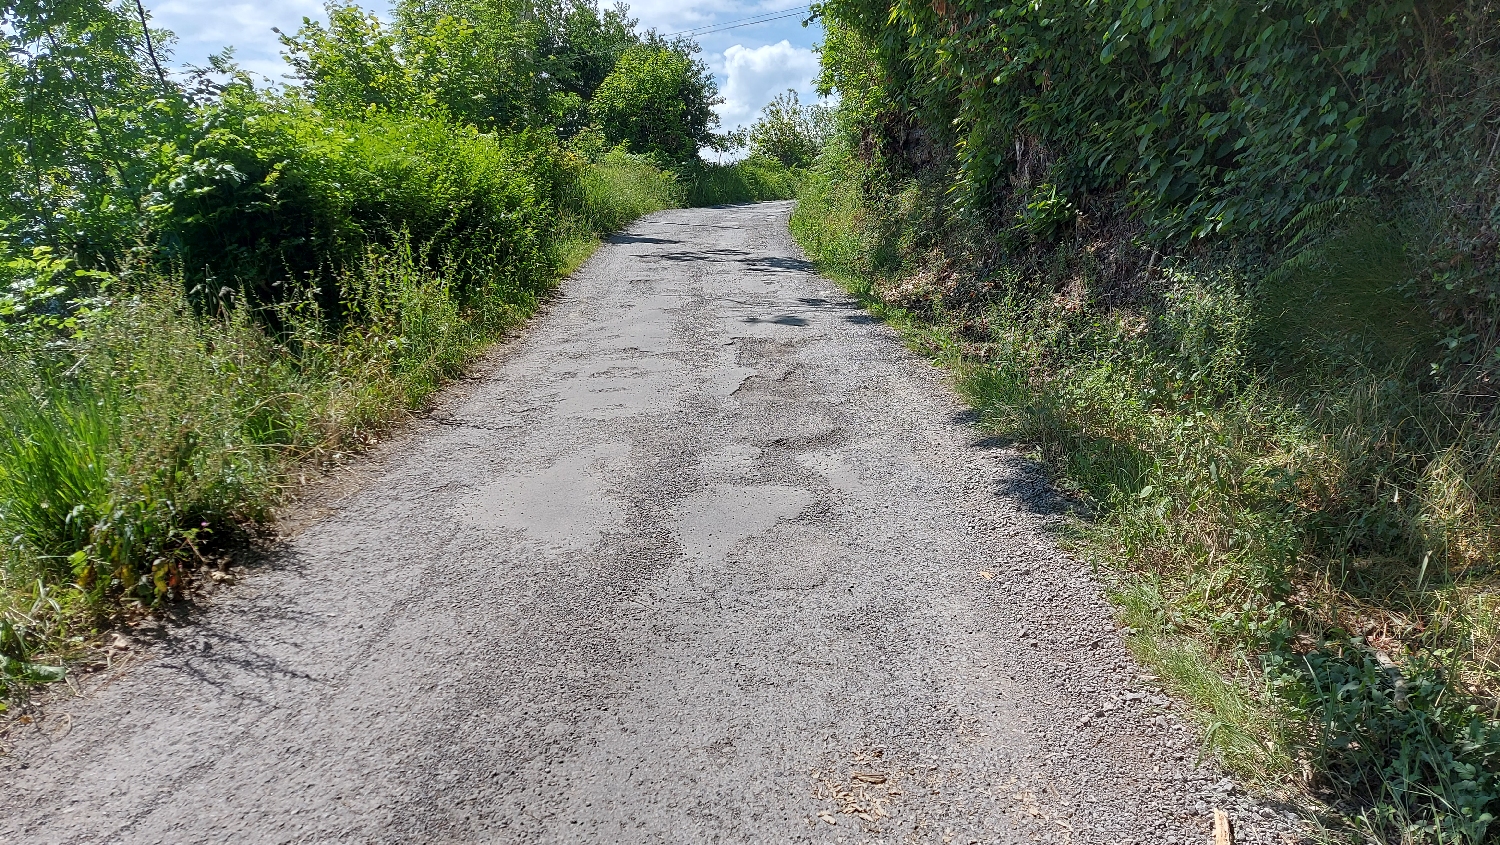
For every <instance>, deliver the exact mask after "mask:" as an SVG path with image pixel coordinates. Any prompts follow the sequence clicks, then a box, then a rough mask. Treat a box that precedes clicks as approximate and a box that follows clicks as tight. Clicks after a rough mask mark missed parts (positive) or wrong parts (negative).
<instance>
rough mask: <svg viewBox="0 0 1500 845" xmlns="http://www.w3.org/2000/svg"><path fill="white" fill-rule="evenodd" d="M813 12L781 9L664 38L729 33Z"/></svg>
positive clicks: (800, 7)
mask: <svg viewBox="0 0 1500 845" xmlns="http://www.w3.org/2000/svg"><path fill="white" fill-rule="evenodd" d="M811 10H812V7H811V6H798V7H796V8H793V9H781V10H780V11H776V12H762V13H761V14H759V15H752V16H751V17H748V18H740V19H739V20H733V21H721V22H718V23H709V24H704V25H703V26H700V27H695V28H693V29H684V30H682V31H681V32H669V33H667V34H666V35H664V36H662V37H663V38H673V37H676V36H679V35H691V36H694V37H697V36H699V35H713V34H714V33H716V32H728V31H729V30H731V29H739V28H741V27H746V26H755V25H757V24H763V23H771V22H772V21H779V20H785V19H787V18H795V17H801V16H802V14H803V13H805V12H809V11H811Z"/></svg>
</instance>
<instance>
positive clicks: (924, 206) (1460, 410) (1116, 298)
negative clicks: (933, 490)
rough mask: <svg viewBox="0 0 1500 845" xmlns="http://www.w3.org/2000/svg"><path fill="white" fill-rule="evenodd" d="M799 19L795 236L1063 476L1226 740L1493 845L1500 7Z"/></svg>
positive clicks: (1415, 830) (1102, 549) (1434, 832)
mask: <svg viewBox="0 0 1500 845" xmlns="http://www.w3.org/2000/svg"><path fill="white" fill-rule="evenodd" d="M817 10H818V11H819V12H820V13H821V14H822V16H823V20H824V22H825V24H826V26H827V30H828V37H827V42H826V44H825V45H824V47H823V54H822V62H823V79H822V85H823V87H824V88H825V90H826V92H828V93H836V94H837V95H838V96H839V105H838V108H837V112H836V114H834V115H833V118H832V122H831V125H830V126H829V128H828V131H827V132H826V136H825V138H824V139H822V141H823V142H822V143H820V144H819V145H818V147H819V149H820V152H819V153H818V154H817V159H816V163H815V165H814V167H813V169H812V171H811V175H810V177H809V179H808V180H807V182H806V183H805V184H804V187H803V190H802V193H801V196H800V203H799V206H798V208H797V211H796V214H795V216H794V218H793V229H794V233H795V234H796V236H797V238H798V240H799V241H800V242H801V243H802V245H803V246H804V248H805V249H806V251H807V253H808V254H809V256H811V257H812V258H813V259H814V260H815V261H816V262H817V263H818V265H819V266H820V268H822V269H823V270H824V271H825V272H828V273H830V274H832V275H834V276H835V277H836V278H839V279H841V280H843V282H844V283H845V284H847V285H848V286H849V287H850V289H851V290H853V291H854V292H856V293H857V294H858V295H860V296H861V297H863V298H864V300H865V301H866V303H867V304H868V305H869V306H870V307H871V308H872V309H873V310H875V311H876V312H877V313H880V314H882V315H884V316H885V317H886V318H887V319H889V320H890V321H892V322H893V323H894V324H896V325H897V326H898V327H900V328H901V329H902V330H903V331H904V332H905V333H906V335H907V337H908V338H909V340H910V341H911V342H912V343H913V344H914V345H916V346H918V347H919V348H922V349H924V350H926V351H927V352H929V353H930V354H932V355H933V356H935V357H936V358H938V359H939V360H941V361H943V362H945V363H946V364H948V365H950V366H952V367H953V368H954V370H955V372H956V373H957V376H958V380H959V384H960V386H961V388H962V390H963V392H964V393H965V395H966V396H967V397H968V399H969V400H970V401H971V402H972V404H973V405H974V407H975V408H976V410H977V411H978V414H979V418H980V420H981V425H983V426H984V427H986V428H988V429H990V430H991V431H993V432H995V433H997V434H1000V435H1003V436H1006V437H1008V438H1011V439H1012V440H1013V441H1014V442H1015V443H1017V444H1018V445H1019V446H1021V447H1022V448H1024V449H1027V450H1030V451H1031V452H1032V453H1033V454H1035V455H1036V456H1037V457H1039V458H1040V459H1042V460H1043V461H1045V462H1046V463H1047V464H1048V465H1049V466H1050V467H1052V469H1053V470H1054V472H1055V473H1056V478H1057V480H1058V483H1059V484H1060V485H1061V486H1062V487H1063V488H1064V489H1066V490H1068V491H1069V492H1071V493H1072V494H1073V495H1074V496H1075V497H1076V499H1077V501H1078V503H1079V505H1080V512H1081V513H1080V516H1079V518H1077V519H1076V520H1074V522H1073V524H1072V526H1071V528H1070V529H1069V531H1068V542H1070V543H1071V544H1072V546H1073V547H1074V548H1075V549H1076V550H1077V551H1078V553H1080V554H1081V555H1082V556H1084V557H1086V558H1088V559H1089V560H1091V561H1093V562H1094V564H1095V565H1096V567H1097V568H1098V570H1099V571H1100V572H1101V574H1102V575H1103V576H1104V579H1105V581H1106V583H1107V584H1109V585H1110V588H1111V589H1112V591H1113V592H1114V597H1115V599H1116V601H1117V603H1118V604H1119V606H1120V609H1121V610H1120V613H1121V619H1122V624H1123V625H1124V626H1127V630H1128V632H1129V634H1130V636H1129V640H1130V642H1131V645H1132V647H1133V648H1134V649H1135V651H1136V653H1137V654H1138V655H1139V656H1140V657H1141V658H1142V659H1143V660H1144V661H1145V662H1146V663H1147V664H1148V665H1150V666H1152V667H1154V668H1155V670H1156V671H1157V673H1158V674H1159V675H1160V676H1161V677H1162V678H1163V682H1164V683H1167V684H1169V685H1171V686H1172V687H1174V688H1175V690H1176V691H1177V692H1178V693H1179V694H1180V695H1181V696H1183V697H1184V698H1185V699H1187V700H1188V701H1189V702H1191V703H1192V704H1193V705H1194V706H1195V707H1196V709H1197V712H1198V714H1199V716H1200V718H1201V720H1202V727H1203V735H1204V737H1205V743H1206V748H1207V750H1209V751H1211V752H1213V753H1216V754H1217V755H1218V756H1219V757H1220V759H1222V760H1223V762H1224V763H1226V764H1227V765H1229V766H1230V767H1232V768H1235V769H1237V770H1239V771H1240V772H1242V773H1243V774H1245V775H1247V776H1250V777H1252V778H1257V779H1259V780H1260V782H1261V783H1262V784H1263V785H1265V786H1266V787H1267V788H1268V789H1273V790H1277V791H1281V792H1283V793H1285V794H1287V795H1288V796H1289V797H1292V798H1294V799H1295V800H1298V801H1299V802H1302V803H1303V804H1304V806H1307V807H1309V808H1310V810H1311V811H1312V812H1313V814H1314V816H1316V817H1317V818H1318V819H1319V820H1320V821H1321V822H1322V823H1323V824H1325V825H1327V831H1328V835H1329V836H1330V837H1332V838H1353V839H1368V840H1372V841H1381V842H1391V843H1397V842H1400V843H1419V842H1420V843H1438V842H1442V843H1481V842H1494V841H1497V831H1500V825H1497V824H1495V822H1494V816H1495V815H1496V814H1497V813H1500V797H1497V796H1500V617H1497V604H1500V590H1497V588H1500V581H1497V578H1500V572H1497V563H1500V406H1497V390H1500V387H1497V379H1500V301H1497V296H1500V263H1497V253H1496V247H1497V243H1500V241H1497V237H1500V236H1497V231H1500V159H1497V158H1496V154H1495V149H1496V146H1497V144H1500V89H1497V88H1496V86H1497V84H1500V81H1497V80H1500V48H1497V36H1500V8H1497V7H1496V6H1495V5H1494V4H1493V3H1489V2H1482V0H1458V1H1457V2H1444V3H1435V4H1431V3H1429V4H1422V3H1411V2H1376V3H1352V2H1346V0H1327V1H1326V2H1324V1H1323V0H1319V1H1318V2H1305V3H1271V4H1269V5H1267V4H1265V3H1245V2H1240V0H1214V2H1207V3H1185V2H1175V0H1141V2H1124V3H1121V2H1105V3H1089V4H1035V3H1010V2H999V3H996V2H978V0H942V2H932V3H928V2H925V0H924V2H906V0H885V1H884V2H874V3H870V2H855V1H854V0H832V2H828V3H825V4H821V5H819V6H818V7H817Z"/></svg>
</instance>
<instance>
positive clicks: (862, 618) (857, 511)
mask: <svg viewBox="0 0 1500 845" xmlns="http://www.w3.org/2000/svg"><path fill="white" fill-rule="evenodd" d="M790 210H791V204H790V203H763V204H758V205H747V206H735V207H726V208H713V209H689V210H676V211H668V212H662V213H659V214H655V215H651V216H649V217H647V218H644V219H642V220H640V221H637V222H636V223H635V224H633V225H632V226H631V227H630V229H629V231H627V232H624V233H621V234H619V235H616V236H613V237H611V238H610V239H608V241H609V242H608V243H607V244H606V245H605V246H603V247H602V248H601V249H600V250H599V252H598V253H597V254H596V255H595V256H594V258H592V259H591V260H590V261H589V262H588V263H587V264H586V265H585V266H584V267H583V268H582V269H580V270H579V271H578V272H577V273H575V274H574V275H573V276H572V277H571V278H570V279H568V280H567V281H565V282H564V283H563V285H562V287H561V289H560V292H559V294H558V296H557V298H556V300H555V301H554V302H553V303H552V304H551V305H550V306H549V307H548V308H547V309H545V310H544V312H543V313H542V314H541V315H539V316H538V317H537V318H536V320H535V321H534V323H533V325H532V327H531V328H530V329H529V330H528V331H527V332H525V333H524V334H523V335H522V336H521V337H518V338H517V339H515V340H513V341H511V342H510V343H508V344H506V345H504V346H503V347H502V348H501V349H500V350H498V351H497V352H496V353H495V354H494V355H493V356H492V357H491V359H489V360H488V361H487V362H485V363H484V364H482V365H481V366H480V367H479V368H477V369H476V371H475V373H474V374H473V376H472V377H470V378H469V379H468V380H466V381H464V382H462V383H460V384H458V385H456V386H455V387H454V388H453V389H452V390H450V391H449V392H448V393H447V394H445V396H444V397H443V398H442V400H441V401H440V402H439V404H438V406H437V407H436V408H435V409H434V410H433V412H432V414H431V416H430V417H429V418H426V419H424V420H422V421H418V422H417V423H415V424H414V425H413V426H412V427H411V429H410V430H409V431H407V432H406V433H404V434H403V435H402V436H401V437H400V438H399V439H397V440H395V441H393V442H391V443H388V444H386V445H384V446H383V447H381V448H379V449H377V450H376V452H375V453H374V454H373V455H371V456H368V457H366V458H363V459H361V464H360V468H359V471H358V473H357V475H358V479H357V483H355V482H350V483H349V484H347V485H346V486H345V489H343V491H342V493H341V497H340V498H337V499H332V498H330V501H329V502H328V503H327V507H326V508H324V509H323V510H322V511H321V512H319V514H318V515H316V517H315V518H308V519H306V520H303V523H304V524H302V525H301V527H300V528H298V530H297V531H295V532H294V533H293V534H292V535H291V536H290V537H289V538H287V539H286V540H285V541H283V542H281V543H280V544H279V545H278V546H277V547H276V549H275V550H274V552H273V554H272V555H271V557H270V559H269V560H267V561H265V562H264V563H261V564H258V565H256V566H254V567H252V568H251V569H250V570H249V572H248V574H246V575H245V576H244V577H243V578H241V581H240V583H239V584H238V585H236V586H234V587H233V588H230V589H226V590H222V591H221V592H219V593H218V594H217V595H216V596H215V597H214V599H213V600H212V601H211V602H209V604H208V606H207V607H206V608H204V609H203V610H202V611H201V612H200V613H198V614H196V615H195V616H194V618H193V620H192V622H191V623H190V624H186V625H179V626H176V627H172V628H171V629H170V630H167V631H165V632H164V633H163V635H162V636H161V637H160V638H159V639H158V640H157V641H156V642H154V643H152V644H151V645H150V646H149V649H148V650H149V654H150V658H149V659H147V660H144V661H142V662H141V663H140V664H139V665H137V666H135V667H134V668H132V669H130V670H129V671H128V672H125V673H123V674H122V675H121V676H120V677H118V678H117V679H115V680H114V681H113V682H112V683H110V684H108V685H104V686H102V687H101V688H99V689H96V690H94V691H92V692H90V693H89V694H88V695H85V696H83V697H80V698H75V699H69V700H64V701H59V702H56V703H55V705H54V707H53V709H54V711H56V712H54V713H53V714H52V715H50V716H49V717H48V718H47V719H45V720H43V722H41V723H40V725H39V726H37V727H35V728H34V729H32V730H31V732H30V733H27V734H22V735H20V736H19V737H13V741H14V742H15V747H14V749H13V754H12V755H11V756H10V757H8V758H6V759H4V760H3V761H0V779H3V782H4V790H3V794H0V840H3V841H5V842H13V843H23V842H24V843H30V842H69V843H73V842H79V843H93V842H99V843H105V842H109V843H113V842H122V843H126V842H128V843H148V842H163V843H180V842H237V843H258V842H335V841H350V842H620V843H647V842H650V843H709V842H723V843H792V842H817V843H833V842H848V843H855V842H934V843H936V842H945V843H946V842H955V843H971V842H983V843H1012V842H1037V841H1042V842H1090V843H1092V842H1100V843H1106V842H1108V843H1116V842H1120V843H1124V842H1135V843H1148V842H1149V843H1178V842H1183V843H1186V842H1208V841H1211V824H1212V820H1211V813H1212V809H1213V808H1214V807H1224V808H1228V809H1229V811H1230V814H1231V816H1232V817H1233V819H1234V821H1235V824H1236V827H1237V830H1236V834H1237V840H1238V841H1239V842H1242V843H1244V842H1258V841H1265V842H1276V843H1280V842H1282V841H1283V837H1285V836H1287V835H1288V833H1287V831H1289V830H1292V829H1293V828H1292V826H1291V823H1290V822H1289V821H1287V819H1286V817H1285V816H1284V814H1283V813H1282V812H1281V811H1280V810H1278V809H1276V808H1274V807H1268V806H1263V805H1261V804H1258V803H1257V802H1256V801H1254V800H1253V799H1251V798H1248V797H1246V796H1245V795H1244V793H1243V792H1242V791H1241V790H1240V789H1238V788H1237V787H1236V786H1235V785H1234V783H1233V782H1232V781H1231V780H1229V779H1226V778H1225V777H1224V776H1223V774H1222V773H1220V772H1218V771H1216V770H1215V769H1213V768H1212V767H1211V766H1209V765H1206V764H1202V763H1200V761H1199V758H1198V753H1197V750H1198V748H1199V739H1198V737H1197V735H1196V734H1195V732H1194V731H1193V730H1192V729H1191V728H1189V727H1187V726H1186V725H1185V724H1184V723H1183V721H1182V720H1181V719H1180V718H1179V715H1178V713H1179V711H1178V709H1177V708H1176V706H1175V705H1173V704H1172V703H1171V702H1170V701H1168V700H1167V699H1166V698H1164V697H1162V696H1161V694H1160V692H1159V690H1156V689H1155V688H1154V687H1153V686H1152V679H1151V678H1150V677H1149V676H1145V675H1143V674H1142V671H1141V669H1140V668H1139V667H1138V666H1136V665H1135V664H1134V663H1133V662H1132V660H1131V658H1130V657H1129V655H1128V653H1127V652H1126V651H1125V649H1124V648H1123V646H1122V644H1121V641H1120V638H1119V636H1118V634H1117V633H1116V631H1115V625H1114V621H1113V619H1114V617H1113V614H1112V611H1111V610H1110V608H1109V607H1108V605H1107V604H1106V603H1105V602H1104V600H1103V599H1102V597H1101V593H1100V587H1099V585H1098V583H1097V582H1096V581H1095V580H1094V578H1093V577H1092V576H1091V574H1090V573H1089V572H1088V571H1087V570H1086V569H1085V568H1084V567H1082V566H1081V565H1080V564H1078V563H1077V562H1075V561H1073V560H1071V559H1069V558H1068V557H1067V556H1065V555H1063V554H1061V553H1060V552H1058V551H1057V549H1056V547H1055V544H1054V541H1053V538H1052V535H1051V533H1050V531H1049V529H1050V527H1052V526H1054V525H1055V524H1056V522H1057V521H1058V519H1059V516H1058V513H1059V509H1060V503H1059V502H1058V500H1057V499H1056V497H1055V496H1054V494H1053V493H1052V492H1051V490H1050V488H1049V487H1048V485H1047V483H1046V480H1045V478H1044V477H1043V476H1042V475H1041V474H1040V473H1039V472H1038V470H1037V469H1036V468H1035V467H1034V466H1032V465H1031V464H1029V463H1028V462H1027V461H1026V460H1025V459H1023V458H1022V457H1020V456H1019V455H1018V454H1017V453H1016V452H1014V451H1012V450H1009V449H1007V448H1005V447H1003V446H1001V445H998V444H996V443H994V442H991V441H988V440H985V439H983V438H982V437H981V436H980V435H979V434H978V433H977V432H976V431H975V430H974V429H973V428H972V427H971V425H970V424H969V422H968V418H967V416H966V414H965V412H964V409H963V407H962V405H961V404H960V403H959V402H958V400H957V399H956V397H955V396H954V394H953V392H952V390H951V389H950V387H949V386H948V382H947V379H946V376H945V375H944V374H943V373H942V372H940V371H939V370H937V369H935V368H934V367H933V366H931V365H930V364H929V363H927V362H925V361H923V360H922V359H920V358H918V357H916V356H914V355H913V354H911V353H910V352H908V351H907V350H905V349H904V348H903V347H902V345H901V343H900V342H899V340H898V339H897V338H896V336H895V335H894V333H892V332H891V331H890V330H889V329H888V328H886V327H884V326H882V325H880V324H878V323H876V322H874V321H873V320H872V319H871V318H870V317H868V316H867V315H866V314H865V313H864V312H863V311H862V310H860V308H859V307H858V306H857V304H856V303H855V302H854V301H852V300H851V299H849V298H848V297H847V296H846V295H844V294H843V293H841V292H840V291H839V290H838V289H837V288H836V286H834V285H833V284H832V283H830V282H828V281H826V280H824V279H822V278H820V277H819V276H817V275H816V274H815V273H814V272H813V271H812V269H811V267H810V266H809V265H808V263H807V262H806V261H805V260H804V259H803V257H802V255H801V253H800V251H799V250H798V249H797V248H796V246H795V245H794V244H793V243H792V241H791V239H790V237H789V236H788V234H787V230H786V219H787V216H788V214H789V212H790Z"/></svg>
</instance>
